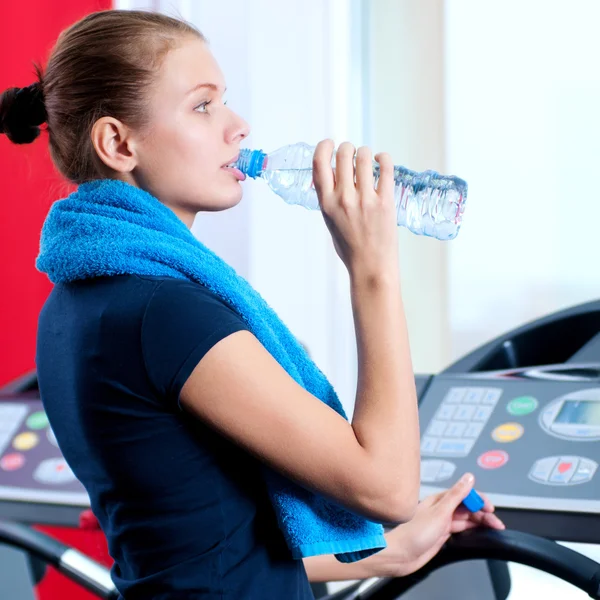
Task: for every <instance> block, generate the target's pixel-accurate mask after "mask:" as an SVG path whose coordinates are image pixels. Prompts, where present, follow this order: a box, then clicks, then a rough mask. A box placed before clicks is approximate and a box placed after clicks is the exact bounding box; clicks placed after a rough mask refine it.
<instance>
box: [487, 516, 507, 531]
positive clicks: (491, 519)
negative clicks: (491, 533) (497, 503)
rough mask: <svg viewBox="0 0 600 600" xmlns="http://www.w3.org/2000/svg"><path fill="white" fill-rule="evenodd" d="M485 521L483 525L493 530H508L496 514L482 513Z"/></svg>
mask: <svg viewBox="0 0 600 600" xmlns="http://www.w3.org/2000/svg"><path fill="white" fill-rule="evenodd" d="M482 514H483V519H482V520H481V524H482V525H485V526H486V527H490V528H491V529H500V530H502V529H506V525H505V524H504V523H503V522H502V521H501V520H500V519H499V518H498V517H497V516H496V515H494V514H492V513H482Z"/></svg>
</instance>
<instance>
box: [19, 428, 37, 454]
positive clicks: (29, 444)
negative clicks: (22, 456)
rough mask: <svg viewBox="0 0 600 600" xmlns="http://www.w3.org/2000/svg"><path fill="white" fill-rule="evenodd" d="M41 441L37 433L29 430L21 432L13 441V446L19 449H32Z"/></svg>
mask: <svg viewBox="0 0 600 600" xmlns="http://www.w3.org/2000/svg"><path fill="white" fill-rule="evenodd" d="M39 441H40V438H39V436H38V435H37V433H32V432H31V431H27V432H25V433H21V434H19V435H18V436H17V437H16V438H15V439H14V441H13V446H14V447H15V448H16V449H17V450H31V449H32V448H34V447H35V446H37V445H38V442H39Z"/></svg>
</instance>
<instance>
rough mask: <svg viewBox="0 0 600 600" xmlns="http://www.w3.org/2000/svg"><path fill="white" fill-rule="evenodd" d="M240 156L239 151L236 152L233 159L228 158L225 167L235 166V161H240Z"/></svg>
mask: <svg viewBox="0 0 600 600" xmlns="http://www.w3.org/2000/svg"><path fill="white" fill-rule="evenodd" d="M239 157H240V155H239V153H238V154H236V155H235V156H234V157H233V158H232V159H231V160H228V161H227V162H226V163H225V164H224V165H223V167H233V166H235V163H236V162H237V161H238V158H239Z"/></svg>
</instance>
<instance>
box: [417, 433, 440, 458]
mask: <svg viewBox="0 0 600 600" xmlns="http://www.w3.org/2000/svg"><path fill="white" fill-rule="evenodd" d="M438 441H439V440H438V438H434V437H429V436H425V437H424V438H423V439H422V440H421V452H422V453H423V454H432V453H433V452H435V449H436V448H437V445H438Z"/></svg>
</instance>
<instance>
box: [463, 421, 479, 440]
mask: <svg viewBox="0 0 600 600" xmlns="http://www.w3.org/2000/svg"><path fill="white" fill-rule="evenodd" d="M482 429H483V423H469V424H468V425H467V428H466V429H465V432H464V434H463V435H464V436H465V437H468V438H476V437H479V434H480V433H481V430H482Z"/></svg>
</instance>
